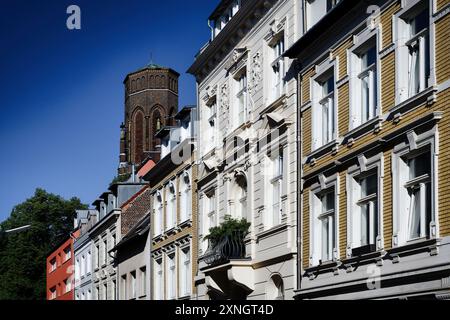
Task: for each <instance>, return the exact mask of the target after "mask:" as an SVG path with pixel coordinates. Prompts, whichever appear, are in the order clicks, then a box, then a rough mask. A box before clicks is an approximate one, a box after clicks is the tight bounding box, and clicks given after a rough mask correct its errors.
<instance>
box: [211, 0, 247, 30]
mask: <svg viewBox="0 0 450 320" xmlns="http://www.w3.org/2000/svg"><path fill="white" fill-rule="evenodd" d="M240 6H241V0H234V1H232V3H231V4H230V6H229V7H228V8H226V9H225V10H223V14H222V15H221V16H219V17H218V18H216V19H215V20H214V31H213V34H212V38H215V37H216V36H217V35H218V34H219V32H220V31H222V29H223V28H225V26H226V25H227V23H228V22H229V21H230V20H231V18H232V17H233V16H234V15H235V14H236V13H237V12H238V10H239V8H240Z"/></svg>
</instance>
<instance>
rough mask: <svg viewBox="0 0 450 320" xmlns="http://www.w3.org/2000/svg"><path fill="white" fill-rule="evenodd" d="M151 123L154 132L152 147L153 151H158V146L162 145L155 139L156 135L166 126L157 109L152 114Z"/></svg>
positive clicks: (152, 134)
mask: <svg viewBox="0 0 450 320" xmlns="http://www.w3.org/2000/svg"><path fill="white" fill-rule="evenodd" d="M151 121H152V128H151V129H152V132H151V137H152V145H151V150H156V146H158V145H159V144H160V141H159V139H158V138H156V137H155V134H156V133H157V132H158V131H159V130H161V128H162V127H163V126H164V121H163V117H162V115H161V112H160V111H159V110H158V109H157V110H154V111H153V113H152V117H151Z"/></svg>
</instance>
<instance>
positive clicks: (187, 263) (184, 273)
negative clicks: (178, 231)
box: [179, 246, 192, 297]
mask: <svg viewBox="0 0 450 320" xmlns="http://www.w3.org/2000/svg"><path fill="white" fill-rule="evenodd" d="M191 253H192V250H191V247H190V246H187V247H184V248H180V255H181V259H180V260H181V261H180V270H179V273H180V296H181V297H187V296H189V295H190V294H191V281H192V272H191V271H192V257H191Z"/></svg>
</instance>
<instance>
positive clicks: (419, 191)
mask: <svg viewBox="0 0 450 320" xmlns="http://www.w3.org/2000/svg"><path fill="white" fill-rule="evenodd" d="M430 159H431V157H430V153H429V152H425V153H422V154H420V155H418V156H416V157H413V158H409V159H405V160H404V163H405V165H407V170H408V175H409V178H408V180H407V181H406V182H405V184H404V188H405V189H406V190H407V193H408V198H409V201H408V203H405V204H404V206H405V208H406V211H407V217H408V233H407V239H408V240H414V239H417V238H425V237H428V236H429V223H430V220H431V219H430V217H431V165H430V163H431V161H430Z"/></svg>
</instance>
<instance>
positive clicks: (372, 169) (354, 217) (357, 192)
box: [346, 153, 384, 258]
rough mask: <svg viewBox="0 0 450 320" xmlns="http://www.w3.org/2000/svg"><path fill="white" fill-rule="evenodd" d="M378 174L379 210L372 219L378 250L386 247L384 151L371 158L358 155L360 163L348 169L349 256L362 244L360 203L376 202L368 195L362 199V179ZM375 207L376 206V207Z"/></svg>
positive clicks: (373, 213) (377, 201) (377, 196)
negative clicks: (384, 236) (384, 232)
mask: <svg viewBox="0 0 450 320" xmlns="http://www.w3.org/2000/svg"><path fill="white" fill-rule="evenodd" d="M372 175H376V177H377V179H376V180H377V193H376V198H375V202H376V208H377V212H375V211H373V212H372V215H373V216H376V219H373V218H372V219H371V224H372V226H371V228H370V229H371V230H374V229H375V223H376V229H377V231H378V232H377V234H376V235H374V237H373V238H374V240H375V242H374V243H373V244H374V245H376V250H382V249H383V248H384V239H383V216H382V213H383V201H382V199H383V180H384V156H383V154H382V153H379V154H376V155H374V156H372V157H370V158H366V157H365V156H364V155H360V156H358V164H356V165H354V166H351V167H350V168H349V169H348V172H347V176H346V180H347V181H346V186H347V254H346V255H347V258H350V257H351V256H352V254H351V250H352V249H353V248H358V247H360V246H362V244H361V232H360V227H361V220H360V216H361V214H362V209H361V206H360V204H361V203H362V202H364V200H366V202H374V199H371V198H370V197H366V198H364V199H361V186H360V181H361V180H362V179H364V178H367V177H368V176H372ZM361 200H362V201H361ZM374 209H375V208H374Z"/></svg>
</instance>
